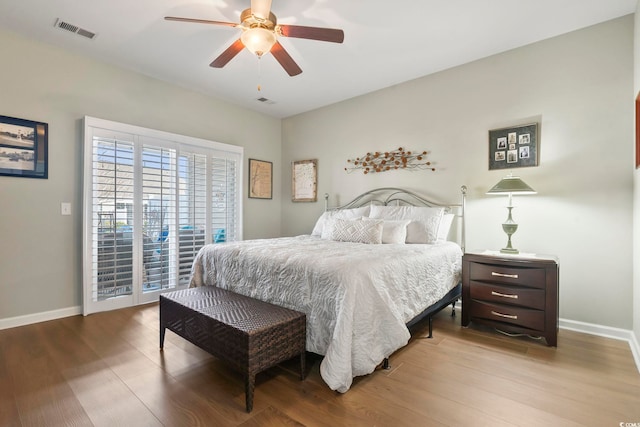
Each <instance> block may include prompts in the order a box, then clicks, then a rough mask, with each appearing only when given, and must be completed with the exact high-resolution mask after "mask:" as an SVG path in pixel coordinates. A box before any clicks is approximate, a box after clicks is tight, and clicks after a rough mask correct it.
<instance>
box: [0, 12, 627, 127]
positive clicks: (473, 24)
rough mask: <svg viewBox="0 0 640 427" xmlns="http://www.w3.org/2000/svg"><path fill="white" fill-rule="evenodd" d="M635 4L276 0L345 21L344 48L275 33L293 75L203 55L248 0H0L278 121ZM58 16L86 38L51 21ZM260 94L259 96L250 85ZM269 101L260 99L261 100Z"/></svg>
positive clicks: (79, 45) (153, 72)
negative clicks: (215, 64) (215, 63)
mask: <svg viewBox="0 0 640 427" xmlns="http://www.w3.org/2000/svg"><path fill="white" fill-rule="evenodd" d="M636 3H637V0H395V1H393V2H392V1H380V0H351V1H349V0H295V1H292V0H273V4H272V12H273V13H274V14H275V15H276V16H277V18H278V22H279V23H281V24H296V25H305V26H317V27H330V28H341V29H343V30H344V33H345V40H344V43H343V44H334V43H326V42H318V41H313V40H303V39H293V38H285V37H282V38H280V42H281V44H282V45H283V46H284V48H285V49H287V51H288V52H289V54H290V55H291V56H292V57H293V59H294V60H295V61H296V62H297V63H298V65H299V66H300V67H301V68H302V70H303V73H302V74H300V75H298V76H296V77H289V76H288V75H287V74H286V73H285V71H284V70H283V69H282V68H281V67H280V65H279V64H278V63H277V62H276V61H275V59H274V58H273V57H272V56H271V55H265V56H264V57H263V58H262V60H261V61H260V63H258V60H257V58H256V57H255V56H253V55H251V54H250V53H249V52H248V51H247V50H246V49H245V50H244V51H242V52H240V54H238V56H236V57H235V58H234V59H233V60H231V62H229V64H227V66H226V67H224V68H222V69H214V68H211V67H209V63H211V61H212V60H213V59H214V58H215V57H217V56H218V55H219V54H220V53H221V52H222V51H223V50H224V49H226V48H227V46H229V45H230V44H231V43H232V42H233V41H235V40H236V39H237V38H238V37H239V33H240V30H239V29H237V28H232V27H222V26H213V25H204V24H193V23H181V22H169V21H165V20H164V19H163V17H164V16H167V15H173V16H183V17H190V18H200V19H208V20H217V21H230V22H239V17H240V12H241V11H242V10H243V9H246V8H248V7H249V5H250V0H0V27H2V28H6V29H9V30H12V31H14V32H17V33H20V34H24V35H25V36H27V37H30V38H34V39H37V40H40V41H42V42H45V43H50V44H53V45H56V46H60V47H62V48H64V49H67V50H69V51H72V52H76V53H79V54H82V55H86V56H90V57H92V58H95V59H98V60H100V61H104V62H106V63H110V64H114V65H118V66H121V67H125V68H128V69H131V70H135V71H138V72H140V73H142V74H146V75H148V76H152V77H155V78H158V79H160V80H164V81H167V82H171V83H173V84H176V85H179V86H182V87H185V88H188V89H191V90H195V91H198V92H201V93H204V94H208V95H211V96H214V97H216V98H220V99H223V100H226V101H229V102H231V103H234V104H237V105H239V106H242V107H246V108H249V109H252V110H256V111H259V112H263V113H265V114H268V115H271V116H274V117H288V116H291V115H294V114H298V113H302V112H305V111H309V110H312V109H315V108H318V107H321V106H324V105H328V104H332V103H334V102H338V101H342V100H344V99H348V98H352V97H355V96H358V95H362V94H365V93H368V92H372V91H375V90H378V89H382V88H385V87H388V86H391V85H394V84H398V83H401V82H404V81H408V80H411V79H415V78H417V77H421V76H424V75H427V74H431V73H434V72H437V71H440V70H444V69H447V68H451V67H454V66H456V65H460V64H464V63H467V62H470V61H473V60H476V59H479V58H483V57H486V56H489V55H493V54H496V53H499V52H503V51H506V50H509V49H512V48H515V47H519V46H522V45H526V44H529V43H532V42H535V41H538V40H542V39H546V38H549V37H553V36H556V35H559V34H562V33H566V32H569V31H573V30H576V29H579V28H582V27H586V26H589V25H593V24H596V23H599V22H603V21H607V20H610V19H613V18H616V17H620V16H623V15H627V14H630V13H633V12H634V11H635V8H636ZM57 18H60V19H62V20H64V21H66V22H68V23H70V24H73V25H76V26H78V27H81V28H83V29H86V30H89V31H91V32H94V33H97V37H95V38H94V39H93V40H89V39H87V38H84V37H81V36H78V35H76V34H73V33H70V32H67V31H64V30H61V29H58V28H55V27H54V24H55V22H56V19H57ZM258 83H260V84H261V87H262V91H260V92H258V90H257V85H258ZM260 97H264V98H268V99H269V100H270V101H271V102H270V103H261V102H259V101H257V98H260Z"/></svg>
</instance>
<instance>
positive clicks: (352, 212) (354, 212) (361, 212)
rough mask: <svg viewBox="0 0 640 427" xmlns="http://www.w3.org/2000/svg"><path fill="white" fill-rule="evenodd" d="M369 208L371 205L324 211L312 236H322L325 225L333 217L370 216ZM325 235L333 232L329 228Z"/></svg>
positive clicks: (352, 217)
mask: <svg viewBox="0 0 640 427" xmlns="http://www.w3.org/2000/svg"><path fill="white" fill-rule="evenodd" d="M369 210H370V207H369V206H363V207H361V208H353V209H336V210H332V211H326V212H324V213H323V214H322V215H320V218H318V221H316V225H315V226H314V227H313V231H312V232H311V235H312V236H322V234H323V233H322V232H323V230H324V228H325V226H326V225H327V223H329V222H331V221H332V220H333V219H336V218H340V219H356V218H361V217H363V216H368V215H369ZM324 234H325V235H329V234H331V233H330V231H329V230H327V231H326V232H325V233H324ZM324 238H326V237H324Z"/></svg>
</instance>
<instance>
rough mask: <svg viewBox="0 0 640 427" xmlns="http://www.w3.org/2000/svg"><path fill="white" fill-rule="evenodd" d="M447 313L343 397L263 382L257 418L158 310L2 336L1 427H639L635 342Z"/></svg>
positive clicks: (235, 384) (224, 372)
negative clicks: (523, 331) (471, 321)
mask: <svg viewBox="0 0 640 427" xmlns="http://www.w3.org/2000/svg"><path fill="white" fill-rule="evenodd" d="M449 313H450V311H449V310H444V311H443V312H441V313H440V314H438V315H437V316H436V318H435V319H434V338H432V339H428V338H425V336H426V334H427V323H426V322H424V323H422V324H419V325H417V326H416V327H415V328H414V329H413V331H412V332H413V338H412V339H411V342H410V343H409V344H408V345H407V346H406V347H404V348H402V349H401V350H399V351H398V352H396V354H394V355H393V356H392V358H391V368H390V369H388V370H376V371H375V372H373V373H372V374H371V375H367V376H364V377H359V378H357V379H356V380H355V381H354V384H353V386H352V388H351V390H349V391H348V392H347V393H344V394H340V393H336V392H333V391H331V390H330V389H329V388H328V387H327V386H326V385H325V383H324V382H323V381H322V379H321V377H320V372H319V366H320V359H319V357H318V356H314V355H308V357H307V367H308V375H307V378H306V380H305V381H300V380H299V378H298V373H297V369H298V361H297V360H292V361H289V362H286V363H283V364H282V365H280V366H278V367H275V368H272V369H270V370H268V371H266V372H264V373H262V374H259V375H258V377H257V380H256V393H255V400H254V409H253V412H251V413H250V414H247V413H246V412H245V410H244V385H243V384H244V382H243V380H242V377H241V375H240V374H238V373H236V372H234V371H232V370H231V369H230V368H229V367H228V366H227V365H225V364H224V363H223V362H221V361H219V360H217V359H215V358H213V357H211V356H209V355H208V354H207V353H205V352H204V351H202V350H200V349H198V348H197V347H195V346H193V345H192V344H190V343H188V342H187V341H185V340H183V339H182V338H180V337H178V336H177V335H175V334H173V333H172V332H170V331H167V336H166V341H165V349H164V351H162V352H161V351H159V349H158V335H159V332H158V306H157V304H150V305H146V306H141V307H135V308H131V309H124V310H116V311H112V312H107V313H98V314H93V315H91V316H88V317H82V316H74V317H68V318H65V319H60V320H55V321H50V322H43V323H38V324H34V325H29V326H23V327H18V328H13V329H6V330H2V331H0V426H12V427H13V426H25V427H26V426H38V427H40V426H109V427H111V426H136V427H138V426H172V427H173V426H243V427H244V426H247V427H249V426H251V427H253V426H393V427H401V426H440V425H443V426H444V425H447V426H468V425H473V426H485V425H486V426H513V425H518V426H618V425H621V424H620V423H637V424H636V425H640V374H639V373H638V370H637V369H636V366H635V364H634V361H633V357H632V354H631V351H630V349H629V346H628V344H627V343H626V342H622V341H616V340H611V339H606V338H600V337H595V336H590V335H584V334H580V333H576V332H571V331H565V330H561V331H560V333H559V337H558V348H549V347H546V346H545V345H544V344H543V343H541V342H539V341H536V340H532V339H530V338H524V337H515V338H514V337H506V336H504V335H501V334H500V333H498V332H496V331H493V330H490V329H487V328H483V327H480V326H472V327H470V328H461V327H460V312H459V310H458V316H457V317H455V318H452V317H451V316H449Z"/></svg>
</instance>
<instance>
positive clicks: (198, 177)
mask: <svg viewBox="0 0 640 427" xmlns="http://www.w3.org/2000/svg"><path fill="white" fill-rule="evenodd" d="M206 176H207V156H206V155H204V154H198V153H190V152H182V153H180V159H179V162H178V177H179V178H178V188H179V190H178V206H179V207H178V209H179V215H178V217H179V219H180V223H179V226H180V231H179V246H178V280H179V282H180V283H184V284H188V283H189V278H190V275H191V264H192V263H193V259H194V258H195V256H196V254H197V253H198V251H199V250H200V248H201V247H203V246H204V244H205V241H206V239H205V230H206V228H207V179H206ZM209 241H210V240H209Z"/></svg>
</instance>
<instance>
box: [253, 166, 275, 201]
mask: <svg viewBox="0 0 640 427" xmlns="http://www.w3.org/2000/svg"><path fill="white" fill-rule="evenodd" d="M249 198H250V199H273V163H272V162H269V161H266V160H257V159H249Z"/></svg>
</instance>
